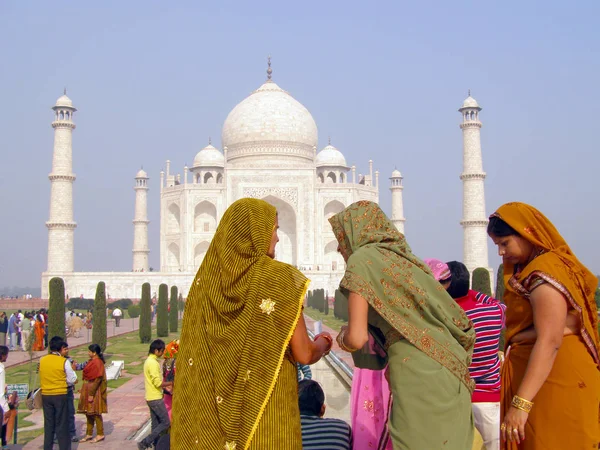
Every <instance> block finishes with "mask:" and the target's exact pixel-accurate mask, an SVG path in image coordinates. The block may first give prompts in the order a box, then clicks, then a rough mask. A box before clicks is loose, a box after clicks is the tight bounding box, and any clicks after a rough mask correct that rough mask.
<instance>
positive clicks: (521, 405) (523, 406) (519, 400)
mask: <svg viewBox="0 0 600 450" xmlns="http://www.w3.org/2000/svg"><path fill="white" fill-rule="evenodd" d="M511 405H512V406H514V407H515V408H517V409H520V410H521V411H525V412H526V413H527V414H529V412H530V411H531V408H533V402H530V401H529V400H525V399H524V398H523V397H519V396H518V395H515V396H514V397H513V399H512V402H511Z"/></svg>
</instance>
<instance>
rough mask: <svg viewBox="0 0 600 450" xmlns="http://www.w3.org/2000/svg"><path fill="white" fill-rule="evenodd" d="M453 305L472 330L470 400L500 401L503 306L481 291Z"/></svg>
mask: <svg viewBox="0 0 600 450" xmlns="http://www.w3.org/2000/svg"><path fill="white" fill-rule="evenodd" d="M456 302H457V303H458V304H459V305H460V307H461V308H462V309H463V310H464V311H465V313H466V314H467V316H468V317H469V319H471V322H473V326H474V327H475V337H476V340H475V349H474V350H473V360H472V362H471V366H470V367H469V372H470V373H471V378H472V379H473V380H474V381H475V392H473V398H472V401H473V402H474V403H479V402H499V401H500V358H499V357H498V346H499V344H500V332H501V331H502V329H503V328H504V312H505V310H506V306H505V305H504V304H503V303H501V302H499V301H498V300H496V299H495V298H492V297H489V296H487V295H485V294H482V293H481V292H477V291H473V290H469V293H468V294H467V295H465V296H464V297H461V298H457V299H456Z"/></svg>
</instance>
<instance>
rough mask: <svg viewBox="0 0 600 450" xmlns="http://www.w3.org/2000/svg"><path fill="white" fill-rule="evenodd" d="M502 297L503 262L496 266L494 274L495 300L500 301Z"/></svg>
mask: <svg viewBox="0 0 600 450" xmlns="http://www.w3.org/2000/svg"><path fill="white" fill-rule="evenodd" d="M503 298H504V264H500V265H499V266H498V274H497V275H496V300H500V301H502V299H503Z"/></svg>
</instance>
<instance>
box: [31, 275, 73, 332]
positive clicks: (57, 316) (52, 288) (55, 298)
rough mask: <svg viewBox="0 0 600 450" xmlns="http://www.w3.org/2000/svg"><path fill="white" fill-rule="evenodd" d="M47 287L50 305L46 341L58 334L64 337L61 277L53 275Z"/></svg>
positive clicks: (63, 285)
mask: <svg viewBox="0 0 600 450" xmlns="http://www.w3.org/2000/svg"><path fill="white" fill-rule="evenodd" d="M48 288H49V289H48V291H49V292H50V305H49V307H48V341H50V339H51V338H53V337H54V336H60V337H62V338H63V339H66V333H65V282H64V281H63V279H62V278H58V277H54V278H52V279H51V280H50V282H49V283H48ZM32 331H33V330H32ZM31 334H33V333H31Z"/></svg>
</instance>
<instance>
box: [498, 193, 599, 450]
mask: <svg viewBox="0 0 600 450" xmlns="http://www.w3.org/2000/svg"><path fill="white" fill-rule="evenodd" d="M488 234H489V235H490V237H491V238H492V240H493V241H494V243H495V244H496V245H497V246H498V253H499V255H500V256H502V261H503V264H504V284H505V286H506V291H505V294H504V301H505V303H506V306H507V311H506V345H507V347H508V350H507V354H506V360H505V362H504V366H503V368H502V400H501V410H502V413H501V414H502V417H501V426H500V430H501V434H502V436H503V449H506V450H516V449H519V450H541V449H543V450H564V449H597V448H598V444H599V442H600V426H599V422H598V412H599V407H600V372H599V370H598V363H599V362H600V361H599V358H598V330H597V326H598V312H597V309H596V303H595V301H594V292H595V290H596V285H597V284H598V280H597V279H596V277H595V276H594V275H593V274H592V273H591V272H590V271H589V270H588V269H587V268H586V267H585V266H584V265H583V264H581V262H580V261H579V260H578V259H577V258H576V256H575V255H574V254H573V252H572V251H571V249H570V248H569V246H568V245H567V243H566V242H565V240H564V239H563V238H562V236H561V235H560V234H559V233H558V231H557V230H556V228H555V227H554V225H552V223H551V222H550V221H549V220H548V219H547V218H546V217H545V216H544V215H543V214H542V213H540V212H539V211H538V210H537V209H535V208H533V207H532V206H529V205H526V204H524V203H507V204H505V205H503V206H501V207H500V208H499V209H498V210H497V211H496V212H495V213H494V214H492V216H491V217H490V223H489V225H488Z"/></svg>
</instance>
